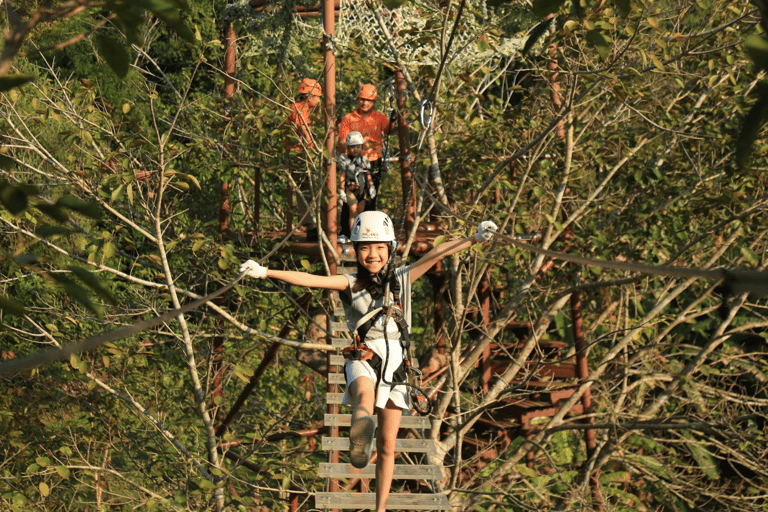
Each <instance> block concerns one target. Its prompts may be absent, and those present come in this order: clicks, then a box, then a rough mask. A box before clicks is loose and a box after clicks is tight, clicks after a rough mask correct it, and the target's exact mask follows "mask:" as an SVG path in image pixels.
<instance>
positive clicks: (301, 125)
mask: <svg viewBox="0 0 768 512" xmlns="http://www.w3.org/2000/svg"><path fill="white" fill-rule="evenodd" d="M310 114H311V109H310V106H309V101H307V100H303V101H299V102H298V103H294V104H293V106H292V107H291V113H290V114H289V115H288V119H287V121H288V123H289V124H291V125H292V128H293V130H294V132H295V133H296V134H297V135H298V140H299V143H300V144H304V145H306V147H308V148H314V147H315V144H314V143H313V142H312V135H311V133H310V131H309V127H310V124H309V123H310ZM300 144H297V142H296V137H289V136H286V137H285V147H286V148H287V149H301V145H300Z"/></svg>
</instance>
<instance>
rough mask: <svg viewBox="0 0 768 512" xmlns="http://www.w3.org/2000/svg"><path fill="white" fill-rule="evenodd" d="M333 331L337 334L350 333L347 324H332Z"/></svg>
mask: <svg viewBox="0 0 768 512" xmlns="http://www.w3.org/2000/svg"><path fill="white" fill-rule="evenodd" d="M331 330H332V331H333V332H336V333H340V332H349V327H347V322H331Z"/></svg>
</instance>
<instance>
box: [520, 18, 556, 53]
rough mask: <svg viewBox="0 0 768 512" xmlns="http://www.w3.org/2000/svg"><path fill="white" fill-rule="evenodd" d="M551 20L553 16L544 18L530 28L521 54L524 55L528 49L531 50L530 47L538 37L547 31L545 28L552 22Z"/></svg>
mask: <svg viewBox="0 0 768 512" xmlns="http://www.w3.org/2000/svg"><path fill="white" fill-rule="evenodd" d="M552 20H553V18H547V19H544V20H542V21H541V22H540V23H539V24H538V25H536V26H535V27H533V28H532V29H531V31H530V32H529V33H530V35H529V36H528V39H527V40H526V41H525V45H524V46H523V51H522V54H523V55H526V54H527V53H528V52H529V51H531V48H533V46H534V45H535V44H536V42H537V41H538V40H539V38H540V37H541V36H542V35H544V34H545V33H546V32H547V29H548V28H549V26H550V25H551V24H552Z"/></svg>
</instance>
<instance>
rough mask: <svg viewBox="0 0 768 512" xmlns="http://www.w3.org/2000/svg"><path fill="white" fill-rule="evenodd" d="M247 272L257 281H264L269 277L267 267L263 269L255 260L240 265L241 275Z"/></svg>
mask: <svg viewBox="0 0 768 512" xmlns="http://www.w3.org/2000/svg"><path fill="white" fill-rule="evenodd" d="M243 272H245V275H247V276H248V277H255V278H256V279H264V278H265V277H267V267H262V266H261V265H259V264H258V263H256V262H255V261H253V260H248V261H246V262H245V263H243V264H242V265H240V273H241V274H242V273H243Z"/></svg>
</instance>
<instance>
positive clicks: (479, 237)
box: [411, 220, 498, 283]
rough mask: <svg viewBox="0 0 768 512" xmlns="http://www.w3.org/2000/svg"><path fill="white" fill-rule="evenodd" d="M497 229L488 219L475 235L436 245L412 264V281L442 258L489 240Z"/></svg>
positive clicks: (482, 223) (481, 224)
mask: <svg viewBox="0 0 768 512" xmlns="http://www.w3.org/2000/svg"><path fill="white" fill-rule="evenodd" d="M497 229H498V228H497V227H496V224H494V223H493V222H491V221H488V220H486V221H483V222H481V223H480V225H479V226H477V232H476V233H475V234H474V235H472V236H468V237H466V238H462V239H459V240H453V241H451V242H447V243H444V244H441V245H439V246H437V247H435V248H434V249H432V250H431V251H429V252H428V253H427V254H425V255H424V256H422V257H421V258H420V259H419V261H417V262H416V263H414V264H413V265H411V283H413V282H414V281H416V280H417V279H418V278H420V277H421V276H423V275H424V274H426V273H427V271H428V270H429V269H430V268H432V266H433V265H434V264H435V263H437V262H438V261H440V260H441V259H443V258H445V257H447V256H450V255H452V254H456V253H457V252H459V251H463V250H464V249H468V248H469V247H471V246H472V245H473V244H476V243H483V242H487V241H489V240H490V239H491V238H492V237H493V233H495V232H496V230H497Z"/></svg>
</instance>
